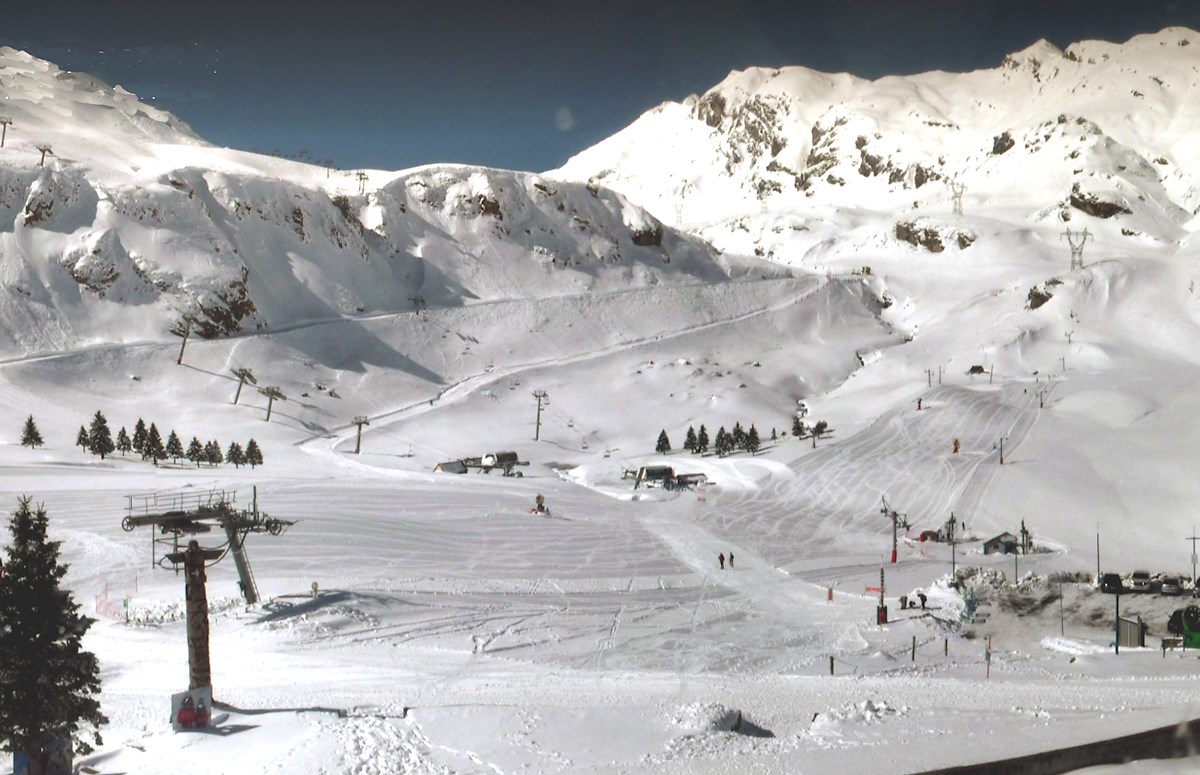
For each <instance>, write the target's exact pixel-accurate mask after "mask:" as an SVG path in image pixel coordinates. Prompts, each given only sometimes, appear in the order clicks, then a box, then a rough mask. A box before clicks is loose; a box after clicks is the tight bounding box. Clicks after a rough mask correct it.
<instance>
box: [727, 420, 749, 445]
mask: <svg viewBox="0 0 1200 775" xmlns="http://www.w3.org/2000/svg"><path fill="white" fill-rule="evenodd" d="M729 440H730V441H732V442H733V448H734V449H735V450H736V449H745V448H746V431H745V429H743V428H742V424H741V423H740V422H735V423H734V424H733V433H731V434H729Z"/></svg>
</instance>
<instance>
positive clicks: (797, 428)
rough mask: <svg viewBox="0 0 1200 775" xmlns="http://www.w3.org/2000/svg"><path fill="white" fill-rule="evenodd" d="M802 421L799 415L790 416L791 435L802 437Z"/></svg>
mask: <svg viewBox="0 0 1200 775" xmlns="http://www.w3.org/2000/svg"><path fill="white" fill-rule="evenodd" d="M804 433H805V431H804V423H803V422H801V421H800V417H799V415H797V416H796V417H793V418H792V435H793V436H795V437H796V438H798V439H802V438H804Z"/></svg>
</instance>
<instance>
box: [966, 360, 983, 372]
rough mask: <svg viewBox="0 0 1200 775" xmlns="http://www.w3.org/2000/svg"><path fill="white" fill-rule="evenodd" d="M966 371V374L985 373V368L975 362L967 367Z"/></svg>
mask: <svg viewBox="0 0 1200 775" xmlns="http://www.w3.org/2000/svg"><path fill="white" fill-rule="evenodd" d="M967 373H968V374H987V369H985V368H983V367H982V366H980V365H979V364H978V363H976V364H975V365H974V366H972V367H971V368H969V369H967Z"/></svg>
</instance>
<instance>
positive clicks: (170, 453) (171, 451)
mask: <svg viewBox="0 0 1200 775" xmlns="http://www.w3.org/2000/svg"><path fill="white" fill-rule="evenodd" d="M166 452H167V457H169V458H171V462H173V463H178V462H179V458H181V457H183V442H182V441H180V440H179V434H178V433H176V432H175V431H171V435H170V436H168V437H167V446H166Z"/></svg>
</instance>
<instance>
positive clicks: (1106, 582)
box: [1100, 573, 1123, 595]
mask: <svg viewBox="0 0 1200 775" xmlns="http://www.w3.org/2000/svg"><path fill="white" fill-rule="evenodd" d="M1100 591H1101V592H1110V593H1113V594H1118V595H1119V594H1121V592H1122V591H1123V590H1122V586H1121V574H1119V573H1105V574H1104V575H1103V576H1101V577H1100Z"/></svg>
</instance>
